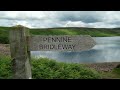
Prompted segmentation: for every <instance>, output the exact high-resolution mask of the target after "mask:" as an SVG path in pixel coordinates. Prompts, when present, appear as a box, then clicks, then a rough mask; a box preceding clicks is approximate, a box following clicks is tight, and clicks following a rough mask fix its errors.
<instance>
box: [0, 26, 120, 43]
mask: <svg viewBox="0 0 120 90" xmlns="http://www.w3.org/2000/svg"><path fill="white" fill-rule="evenodd" d="M11 29H13V28H12V27H0V43H3V44H8V43H9V39H8V37H9V31H10V30H11ZM30 34H31V35H91V36H92V37H108V36H120V28H113V29H105V28H74V27H71V28H46V29H30Z"/></svg>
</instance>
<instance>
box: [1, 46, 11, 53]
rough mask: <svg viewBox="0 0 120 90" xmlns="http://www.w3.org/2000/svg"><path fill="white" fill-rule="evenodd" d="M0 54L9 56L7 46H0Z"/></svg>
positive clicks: (8, 47)
mask: <svg viewBox="0 0 120 90" xmlns="http://www.w3.org/2000/svg"><path fill="white" fill-rule="evenodd" d="M0 54H4V55H10V46H9V44H0Z"/></svg>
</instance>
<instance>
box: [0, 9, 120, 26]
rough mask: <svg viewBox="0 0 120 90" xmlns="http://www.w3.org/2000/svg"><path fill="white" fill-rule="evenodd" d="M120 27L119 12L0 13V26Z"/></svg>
mask: <svg viewBox="0 0 120 90" xmlns="http://www.w3.org/2000/svg"><path fill="white" fill-rule="evenodd" d="M17 24H21V25H25V26H27V27H30V28H48V27H95V28H115V27H120V11H0V26H13V25H17Z"/></svg>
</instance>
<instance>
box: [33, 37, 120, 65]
mask: <svg viewBox="0 0 120 90" xmlns="http://www.w3.org/2000/svg"><path fill="white" fill-rule="evenodd" d="M92 38H93V39H94V40H95V41H96V45H95V46H94V47H93V48H92V49H90V50H87V51H81V52H70V51H68V52H58V51H32V52H31V55H32V56H33V57H38V58H39V57H46V58H50V59H54V60H57V61H59V62H69V63H101V62H120V37H119V36H118V37H117V36H116V37H92Z"/></svg>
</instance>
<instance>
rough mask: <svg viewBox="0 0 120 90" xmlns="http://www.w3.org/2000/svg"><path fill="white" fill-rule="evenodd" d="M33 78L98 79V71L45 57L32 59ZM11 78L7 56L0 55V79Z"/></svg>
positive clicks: (10, 67)
mask: <svg viewBox="0 0 120 90" xmlns="http://www.w3.org/2000/svg"><path fill="white" fill-rule="evenodd" d="M31 61H32V62H31V63H32V77H33V79H98V78H100V76H99V74H98V72H96V71H94V70H92V69H89V68H87V67H85V66H84V65H81V64H75V63H74V64H73V63H71V64H70V63H62V62H56V61H55V60H50V59H47V58H40V59H32V60H31ZM11 78H12V64H11V59H10V57H9V56H2V55H0V79H11Z"/></svg>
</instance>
